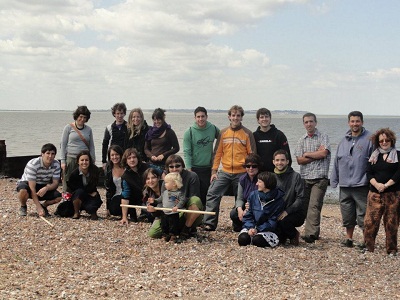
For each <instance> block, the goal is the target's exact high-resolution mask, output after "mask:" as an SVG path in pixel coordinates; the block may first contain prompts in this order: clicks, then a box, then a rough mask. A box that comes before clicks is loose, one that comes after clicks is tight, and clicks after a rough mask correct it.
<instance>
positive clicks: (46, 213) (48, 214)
mask: <svg viewBox="0 0 400 300" xmlns="http://www.w3.org/2000/svg"><path fill="white" fill-rule="evenodd" d="M40 205H41V206H42V208H43V210H44V216H45V217H50V216H51V215H50V213H49V211H48V209H47V207H46V206H43V204H40Z"/></svg>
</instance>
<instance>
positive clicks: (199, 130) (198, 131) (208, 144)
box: [183, 106, 219, 206]
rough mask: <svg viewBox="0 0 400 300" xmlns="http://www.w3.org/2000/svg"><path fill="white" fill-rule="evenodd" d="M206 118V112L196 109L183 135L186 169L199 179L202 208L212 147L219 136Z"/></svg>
mask: <svg viewBox="0 0 400 300" xmlns="http://www.w3.org/2000/svg"><path fill="white" fill-rule="evenodd" d="M207 118H208V116H207V110H206V109H205V108H204V107H201V106H199V107H197V108H196V109H195V110H194V120H195V122H194V124H193V125H192V126H191V127H189V129H188V130H186V131H185V133H184V135H183V153H184V156H185V165H186V169H187V170H189V171H193V172H195V173H196V174H197V176H198V177H199V180H200V199H201V202H202V203H203V205H204V206H205V205H206V196H207V191H208V187H209V186H210V178H211V165H212V154H213V145H214V141H215V140H216V139H217V138H218V135H219V129H218V128H217V127H216V126H215V125H213V124H211V123H210V122H208V121H207Z"/></svg>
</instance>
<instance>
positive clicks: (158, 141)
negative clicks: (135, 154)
mask: <svg viewBox="0 0 400 300" xmlns="http://www.w3.org/2000/svg"><path fill="white" fill-rule="evenodd" d="M151 118H152V119H153V122H154V126H152V127H150V128H149V130H148V132H147V133H146V142H145V146H144V152H145V154H146V156H147V157H148V159H149V163H150V166H154V167H156V168H159V169H162V170H163V169H164V166H165V161H166V160H167V158H168V157H169V156H170V155H172V154H175V153H178V151H179V142H178V138H177V137H176V134H175V132H174V131H173V130H172V129H171V125H169V124H167V123H166V122H165V110H164V109H161V108H156V109H155V110H154V112H153V115H152V116H151Z"/></svg>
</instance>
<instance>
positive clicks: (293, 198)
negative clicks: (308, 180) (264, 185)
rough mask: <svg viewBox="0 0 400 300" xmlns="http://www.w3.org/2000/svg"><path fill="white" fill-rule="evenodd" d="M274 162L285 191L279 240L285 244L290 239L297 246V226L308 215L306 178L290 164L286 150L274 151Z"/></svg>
mask: <svg viewBox="0 0 400 300" xmlns="http://www.w3.org/2000/svg"><path fill="white" fill-rule="evenodd" d="M273 163H274V165H275V169H274V173H275V175H276V177H277V181H278V187H279V188H281V189H282V190H283V191H284V192H285V196H284V200H285V209H284V211H283V212H282V213H281V214H280V216H279V217H278V230H277V231H278V236H279V241H280V242H281V243H282V244H284V243H285V242H286V239H290V244H292V245H294V246H297V245H299V237H300V233H299V232H298V231H297V229H296V227H300V226H301V225H303V224H304V220H305V218H306V216H307V206H308V203H306V200H305V198H304V180H303V179H302V178H301V176H300V174H299V173H297V172H295V171H294V170H293V168H292V167H291V166H289V154H288V153H287V152H286V151H285V150H282V149H281V150H278V151H276V152H275V153H274V155H273Z"/></svg>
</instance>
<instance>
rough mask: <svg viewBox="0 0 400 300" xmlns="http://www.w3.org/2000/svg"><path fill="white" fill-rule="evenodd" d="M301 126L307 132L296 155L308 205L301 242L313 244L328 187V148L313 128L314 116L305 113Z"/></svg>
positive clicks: (329, 154) (298, 146)
mask: <svg viewBox="0 0 400 300" xmlns="http://www.w3.org/2000/svg"><path fill="white" fill-rule="evenodd" d="M303 125H304V128H305V129H306V131H307V133H306V134H305V135H303V136H302V137H301V138H300V139H299V141H298V143H297V147H296V152H295V156H296V159H297V163H298V164H299V165H300V175H301V178H303V179H304V180H305V183H306V186H305V199H306V203H308V210H307V217H306V225H305V235H304V237H303V239H304V241H306V242H307V243H314V242H315V240H318V239H319V233H320V223H321V210H322V205H323V201H324V196H325V192H326V188H327V187H328V172H329V164H330V161H331V145H330V143H329V138H328V135H327V134H325V133H322V132H320V131H318V129H317V128H316V126H317V117H316V116H315V114H313V113H306V114H304V116H303Z"/></svg>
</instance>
